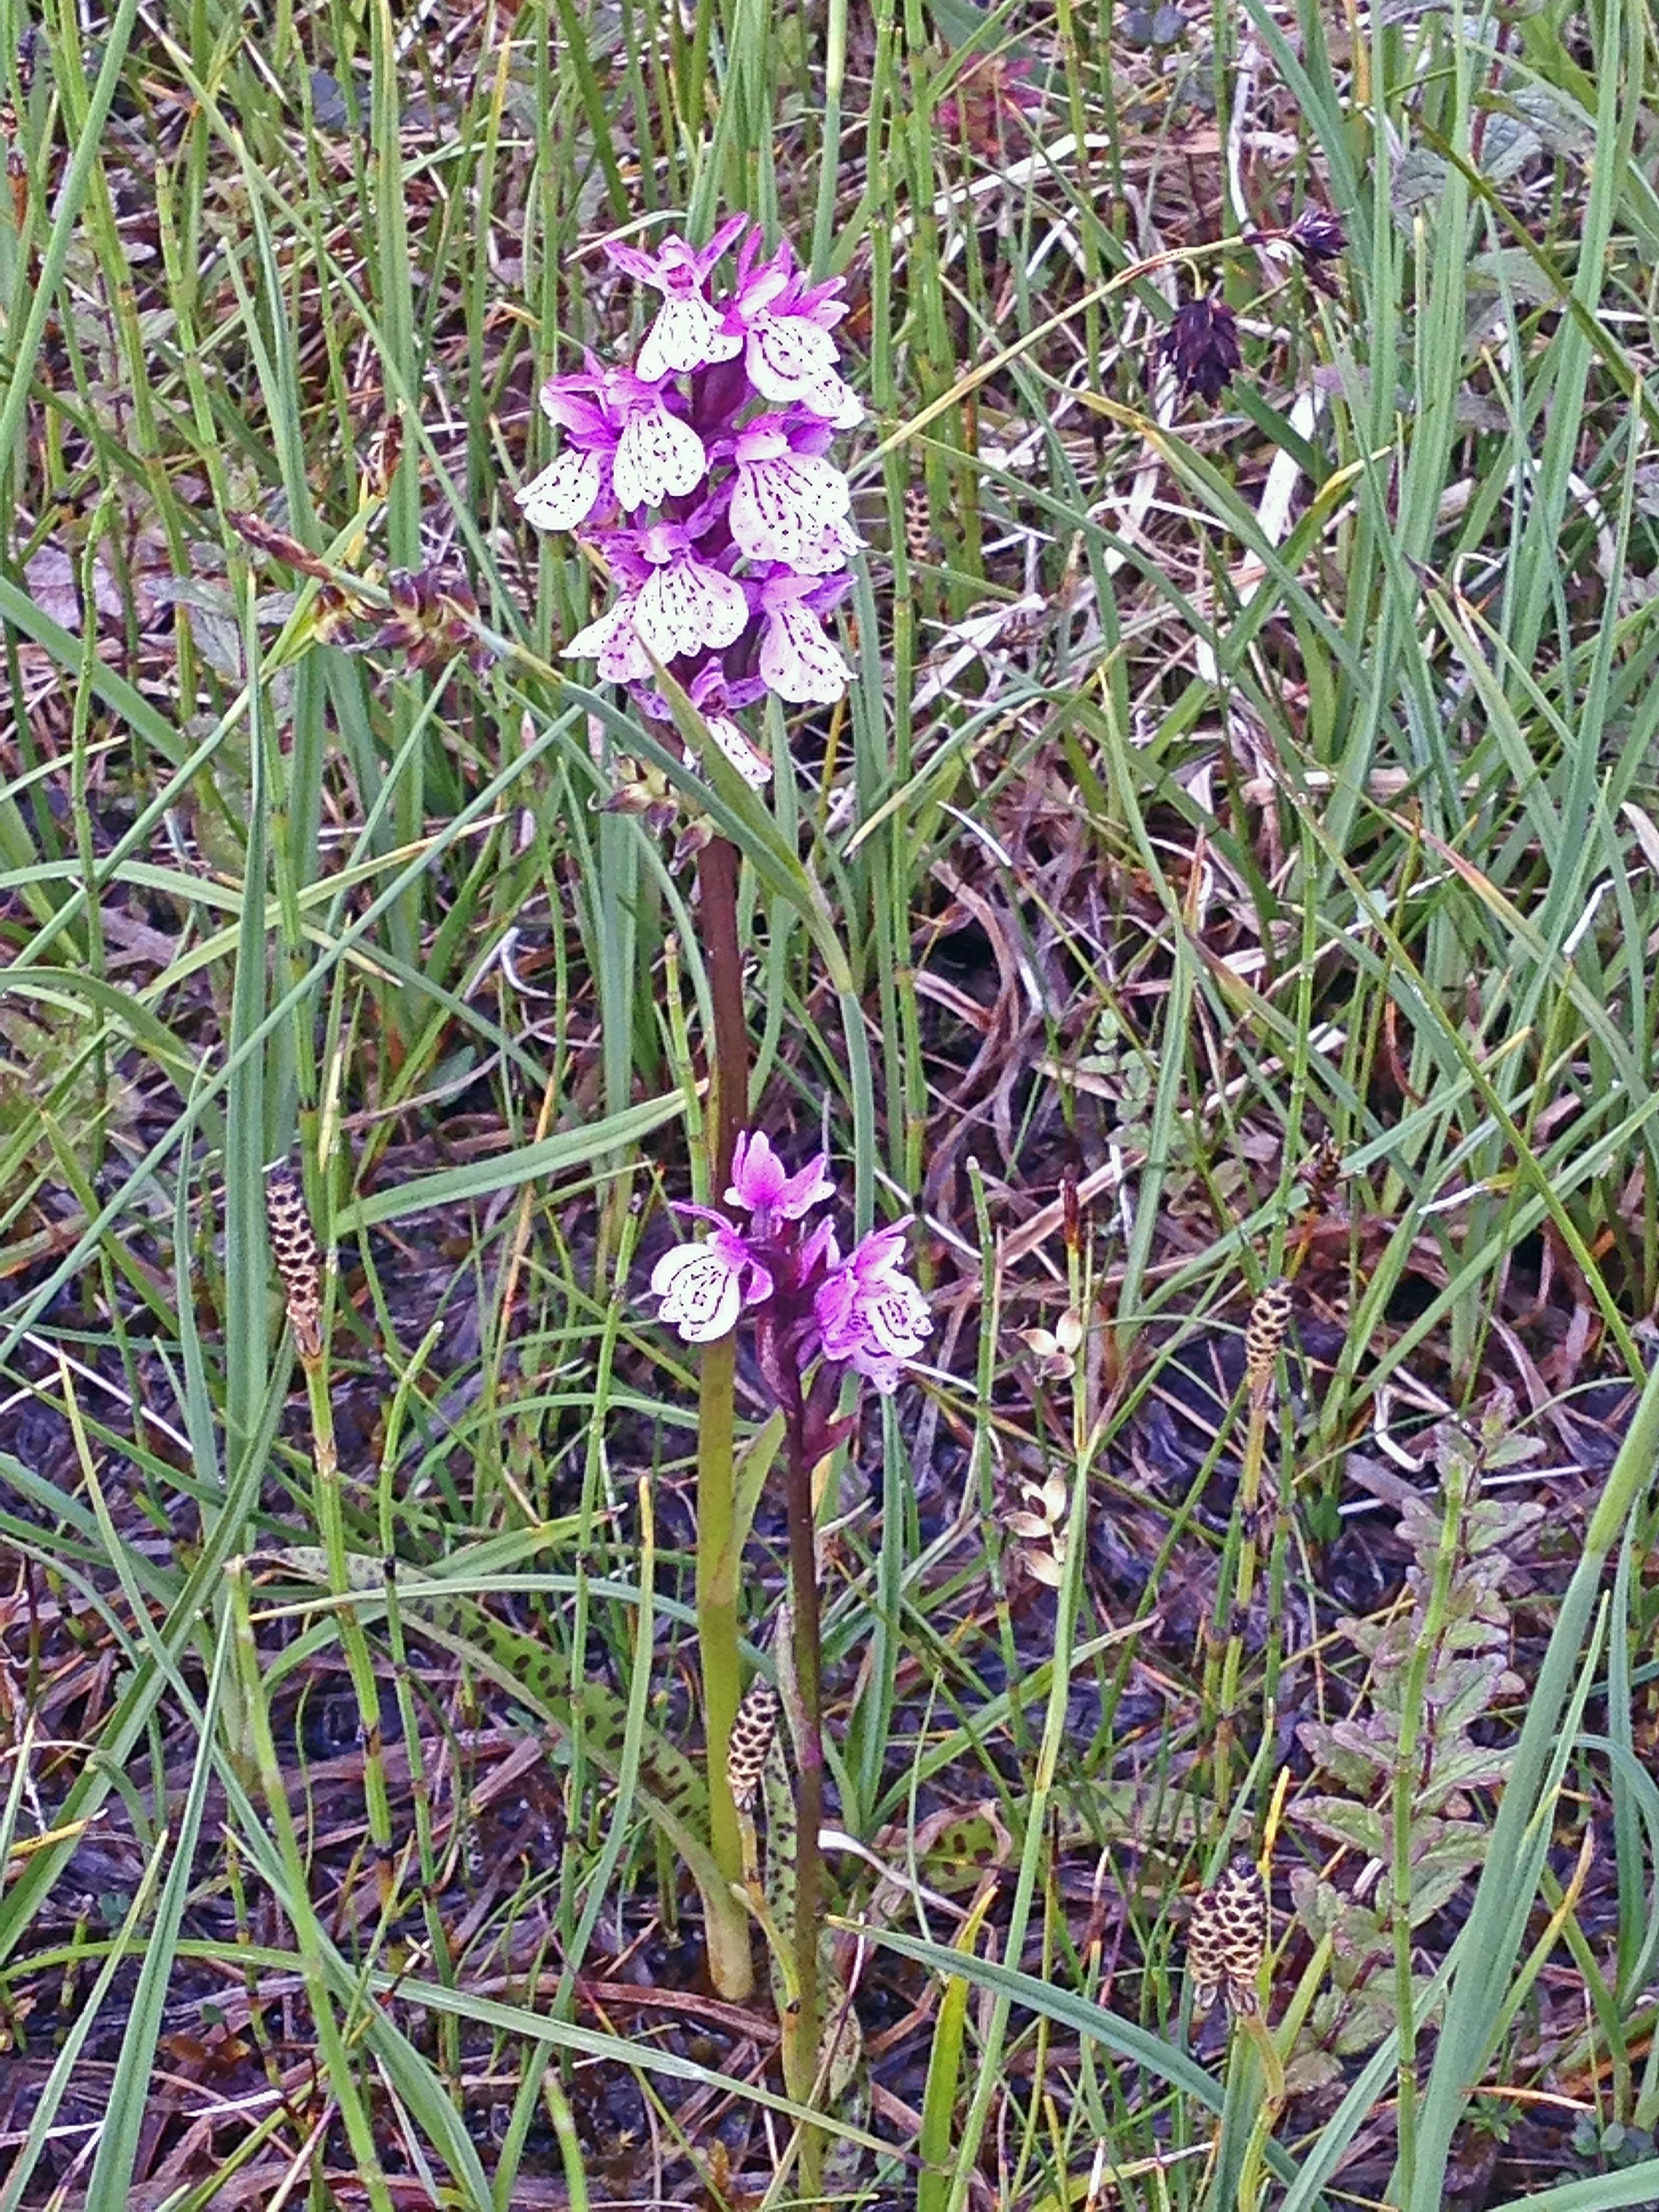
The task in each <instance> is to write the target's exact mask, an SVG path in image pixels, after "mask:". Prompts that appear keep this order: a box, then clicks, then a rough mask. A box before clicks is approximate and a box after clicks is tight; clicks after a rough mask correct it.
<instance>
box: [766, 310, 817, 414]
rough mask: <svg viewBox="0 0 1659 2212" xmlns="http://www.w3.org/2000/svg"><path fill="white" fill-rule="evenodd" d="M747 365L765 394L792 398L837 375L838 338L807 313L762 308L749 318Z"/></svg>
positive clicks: (773, 398) (782, 398) (782, 399)
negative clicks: (808, 318) (832, 335)
mask: <svg viewBox="0 0 1659 2212" xmlns="http://www.w3.org/2000/svg"><path fill="white" fill-rule="evenodd" d="M744 368H745V369H746V370H747V371H748V374H749V381H750V383H751V384H752V385H753V386H754V387H755V389H756V391H757V392H760V393H761V394H762V395H763V397H764V398H768V399H771V400H776V401H779V402H783V401H787V400H791V399H793V398H797V397H799V396H800V395H802V394H804V393H805V392H808V391H811V390H812V389H814V388H816V387H818V386H822V385H823V382H824V380H825V379H826V378H832V377H835V375H836V342H835V340H834V338H832V337H830V335H829V331H823V330H820V329H819V328H818V326H817V324H816V323H811V322H808V320H807V319H806V318H805V315H771V314H768V313H766V312H765V311H764V310H763V311H762V312H761V313H759V314H757V315H753V316H751V317H750V323H749V342H748V346H747V348H746V349H745V351H744ZM839 381H840V379H839V378H836V382H839ZM816 411H817V410H814V412H816Z"/></svg>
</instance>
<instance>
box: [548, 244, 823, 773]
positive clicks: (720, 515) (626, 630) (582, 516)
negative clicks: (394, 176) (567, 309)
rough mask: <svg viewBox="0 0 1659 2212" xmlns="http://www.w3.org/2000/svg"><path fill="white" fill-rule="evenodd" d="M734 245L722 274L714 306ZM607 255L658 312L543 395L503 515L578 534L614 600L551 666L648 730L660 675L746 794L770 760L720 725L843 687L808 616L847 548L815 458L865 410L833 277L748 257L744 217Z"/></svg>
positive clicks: (785, 251)
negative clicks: (584, 673) (556, 434)
mask: <svg viewBox="0 0 1659 2212" xmlns="http://www.w3.org/2000/svg"><path fill="white" fill-rule="evenodd" d="M734 246H735V248H736V262H735V266H736V274H735V277H734V280H733V282H732V285H731V287H730V289H726V290H725V291H721V292H720V293H718V294H716V293H714V291H713V289H711V288H712V285H713V279H714V271H715V270H716V268H717V267H718V265H719V264H720V261H721V259H722V258H723V257H724V256H725V255H726V252H727V251H728V249H730V248H732V247H734ZM605 251H606V252H607V253H608V254H609V256H610V258H611V262H612V263H613V264H614V265H615V266H616V267H617V268H618V269H621V270H624V271H625V272H626V273H627V274H628V275H629V276H635V277H637V278H638V279H639V281H640V282H641V283H644V284H648V285H650V286H651V287H652V288H653V289H655V290H656V291H658V292H659V293H661V295H663V304H662V307H661V308H660V310H659V312H658V313H657V316H656V318H655V319H654V320H653V323H652V325H651V326H650V328H649V329H648V330H647V332H646V334H645V337H644V339H643V340H642V341H641V345H640V348H639V350H638V352H637V353H636V354H635V357H634V361H633V363H632V365H631V366H621V365H615V366H612V365H607V364H605V363H604V362H600V361H599V359H598V358H597V357H596V356H594V355H592V353H590V354H589V355H588V356H587V358H586V366H585V367H584V368H581V369H579V370H577V371H575V372H574V374H569V375H566V376H553V377H550V378H549V379H548V380H547V382H546V383H545V384H544V386H543V387H542V394H541V399H542V408H543V410H544V413H545V414H546V416H548V419H549V420H550V422H553V423H555V424H556V426H557V427H558V428H559V429H560V430H561V431H562V449H561V451H560V453H559V455H558V457H557V459H556V460H554V461H553V462H552V464H551V465H550V466H549V467H547V468H545V469H544V470H543V471H542V472H541V473H540V475H539V476H538V477H534V478H533V479H532V481H531V482H530V483H528V484H526V486H525V488H524V489H523V490H522V491H521V492H520V494H519V495H518V497H519V503H520V506H521V507H522V508H523V510H524V513H525V514H526V518H527V519H528V520H530V521H531V522H532V523H533V524H535V526H537V527H538V529H542V530H555V531H568V532H574V535H575V537H576V538H577V541H578V543H579V544H582V545H583V546H585V547H586V548H587V549H588V550H590V551H591V552H592V553H593V554H594V555H595V556H597V557H598V558H599V561H601V562H603V565H604V567H605V569H606V571H607V572H608V573H609V574H610V576H611V579H612V580H614V582H615V583H616V585H617V596H616V597H615V599H613V600H612V601H611V604H610V605H608V606H606V607H605V609H604V611H602V612H601V613H600V614H599V615H598V616H597V617H595V618H594V619H593V620H592V622H589V623H586V624H585V625H584V627H583V628H582V629H580V630H578V632H577V633H576V635H575V636H574V637H573V638H572V639H571V640H570V641H569V642H568V645H567V646H566V647H565V648H564V654H565V658H566V659H592V661H593V662H594V663H595V665H596V666H597V668H598V671H599V677H600V678H601V680H602V681H604V682H605V683H607V684H622V685H623V686H624V687H625V688H626V689H627V690H628V691H629V696H631V698H632V699H633V701H634V703H635V706H636V707H637V708H639V710H640V711H641V714H644V715H645V716H646V717H647V719H648V720H652V721H653V722H657V723H661V724H668V723H670V722H671V714H670V709H669V707H668V703H667V702H666V700H665V698H664V697H663V696H662V695H661V693H660V692H659V690H657V689H656V688H655V684H654V680H653V679H654V677H655V674H656V669H657V666H658V665H661V666H665V667H666V668H667V669H668V670H669V671H671V674H672V675H673V676H674V678H676V680H677V681H678V683H679V684H681V685H682V686H683V687H684V690H686V692H687V693H688V694H689V695H690V698H691V701H692V702H693V704H694V705H695V706H696V708H698V709H699V711H700V712H701V714H702V718H703V720H704V723H705V724H706V726H707V727H708V732H709V734H710V736H711V737H712V738H714V742H715V744H718V745H719V746H720V750H721V751H722V752H723V753H724V754H725V755H726V758H727V759H728V760H729V761H730V762H731V763H732V766H733V767H734V768H735V769H737V770H738V774H739V775H742V776H743V777H744V780H745V781H747V782H748V783H750V785H752V786H753V787H755V788H756V789H759V788H761V787H763V786H764V784H765V783H766V781H767V780H768V778H769V776H770V775H771V773H772V766H771V763H770V761H769V760H768V759H767V758H766V757H765V756H764V754H763V753H762V752H761V751H760V750H759V749H758V748H757V746H756V744H755V743H754V741H753V740H752V738H750V735H749V733H748V732H746V731H745V730H744V728H743V727H742V726H741V725H740V724H739V723H738V721H737V720H736V719H735V717H736V715H737V714H738V713H740V712H741V711H742V710H743V709H744V708H746V707H750V706H753V705H754V704H755V703H756V702H757V701H759V700H761V699H762V698H763V697H764V696H766V695H767V694H768V693H771V694H773V695H774V696H775V697H777V698H779V699H781V700H783V701H785V702H787V703H789V704H791V705H797V706H805V705H808V704H813V703H817V704H820V705H826V706H827V705H831V704H833V703H834V702H835V701H836V700H838V699H839V698H840V697H841V696H842V694H843V693H844V692H845V690H846V689H847V686H848V682H849V681H850V678H851V671H850V670H849V669H848V665H847V662H846V660H845V659H843V657H842V653H841V651H840V648H839V647H837V646H836V643H835V641H833V639H832V638H831V637H830V635H829V632H828V630H827V629H825V627H824V621H823V617H825V616H826V615H827V614H828V613H829V611H830V610H831V609H832V608H833V607H834V606H835V605H836V602H837V601H838V600H839V599H842V596H843V595H844V594H845V592H847V590H848V587H849V586H850V585H851V582H852V576H851V574H850V572H849V570H848V560H849V558H850V557H851V556H853V555H854V554H855V553H856V552H857V551H858V550H859V539H858V536H857V533H856V532H855V531H854V529H853V526H852V525H851V523H850V521H849V520H848V514H849V511H850V509H851V506H852V491H851V488H850V487H849V485H848V481H847V478H846V476H845V475H844V474H843V472H842V471H841V470H840V469H838V468H836V466H835V465H834V464H833V462H831V461H830V460H829V458H828V452H829V447H830V446H831V445H832V444H833V443H834V442H835V439H836V434H837V432H839V431H842V430H846V429H849V428H852V427H853V426H854V424H856V423H858V422H860V421H861V420H862V419H863V414H864V410H863V408H862V406H861V405H860V403H859V401H858V399H857V398H855V397H854V393H853V392H852V390H851V389H850V387H849V386H848V385H847V384H846V383H845V382H844V381H843V380H842V376H841V373H840V368H839V366H838V362H837V357H836V341H835V338H834V336H833V335H832V333H833V331H834V330H835V326H836V324H837V323H838V322H839V321H840V319H841V318H842V315H843V314H844V313H845V312H846V310H845V307H844V306H843V305H842V301H841V299H840V293H841V290H842V285H841V282H840V280H839V279H832V280H831V281H829V283H821V284H812V283H808V282H807V281H806V279H805V276H803V274H802V272H801V270H799V267H798V266H797V264H796V262H795V258H794V254H793V252H792V250H791V248H790V246H789V245H788V243H787V240H786V241H785V242H784V243H783V244H782V245H781V246H779V247H778V248H777V250H776V252H774V253H773V254H771V255H770V256H769V257H767V258H763V257H762V233H761V231H760V228H759V227H758V226H757V225H756V224H754V223H752V222H750V218H749V217H748V216H735V217H734V218H733V219H732V221H731V222H727V223H726V224H725V225H724V226H723V227H722V228H720V229H719V230H717V231H716V232H715V234H714V237H713V238H712V239H711V240H709V242H708V245H707V246H702V247H695V246H689V245H688V244H687V243H686V241H685V240H684V239H683V238H681V237H679V236H678V235H677V234H671V235H670V236H668V237H667V238H665V239H664V240H663V241H662V243H661V245H660V246H659V247H658V248H657V250H656V252H654V253H648V252H642V251H641V249H640V248H638V247H637V246H619V245H610V246H607V247H606V249H605Z"/></svg>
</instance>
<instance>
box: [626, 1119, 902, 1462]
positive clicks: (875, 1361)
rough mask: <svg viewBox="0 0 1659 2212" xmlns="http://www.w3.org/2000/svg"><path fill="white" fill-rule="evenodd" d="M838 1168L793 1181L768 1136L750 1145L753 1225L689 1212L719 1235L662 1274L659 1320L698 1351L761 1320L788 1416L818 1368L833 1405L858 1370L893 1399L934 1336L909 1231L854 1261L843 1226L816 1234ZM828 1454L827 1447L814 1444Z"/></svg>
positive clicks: (746, 1156) (768, 1360) (743, 1187)
mask: <svg viewBox="0 0 1659 2212" xmlns="http://www.w3.org/2000/svg"><path fill="white" fill-rule="evenodd" d="M827 1165H828V1159H827V1156H826V1155H825V1154H823V1153H822V1152H821V1153H820V1154H819V1155H818V1157H817V1158H816V1159H815V1160H812V1161H811V1162H810V1163H809V1164H807V1165H806V1166H805V1167H804V1168H802V1169H800V1170H798V1171H797V1172H796V1173H795V1174H794V1175H793V1176H792V1175H789V1174H787V1173H786V1172H785V1170H784V1167H783V1164H782V1162H781V1160H780V1159H779V1158H778V1156H777V1154H776V1152H774V1151H773V1149H772V1146H771V1144H770V1141H769V1139H767V1137H766V1136H765V1135H764V1134H763V1133H759V1132H757V1133H753V1134H750V1133H745V1134H744V1135H743V1136H740V1137H739V1138H738V1142H737V1147H736V1150H735V1152H733V1155H732V1183H731V1188H729V1189H728V1190H727V1191H726V1205H727V1206H730V1207H731V1208H732V1210H733V1211H734V1212H740V1213H743V1214H745V1215H746V1216H747V1217H748V1218H747V1222H746V1225H744V1227H742V1228H739V1227H738V1225H736V1224H735V1223H734V1222H733V1221H732V1218H731V1217H730V1215H728V1214H726V1213H721V1212H716V1211H715V1210H714V1208H712V1207H709V1206H686V1207H684V1209H682V1210H683V1211H684V1212H688V1213H694V1214H697V1215H700V1216H701V1217H702V1218H703V1219H705V1220H708V1221H710V1222H712V1223H713V1224H714V1233H713V1234H712V1236H709V1237H706V1238H702V1239H699V1240H697V1241H696V1242H695V1243H687V1244H677V1245H675V1246H674V1247H673V1249H672V1250H671V1251H668V1252H665V1253H664V1254H663V1255H662V1257H661V1259H660V1260H659V1261H658V1262H657V1264H656V1267H654V1268H653V1271H652V1275H651V1288H652V1291H653V1293H654V1294H655V1295H656V1296H657V1297H659V1298H660V1299H661V1300H662V1305H661V1308H660V1310H659V1319H661V1320H663V1321H665V1322H668V1323H670V1324H671V1326H672V1327H673V1328H676V1329H678V1332H679V1334H680V1335H681V1336H682V1337H683V1338H684V1340H685V1341H686V1342H687V1343H688V1344H708V1343H709V1342H711V1341H712V1340H714V1338H716V1337H721V1336H726V1335H727V1334H730V1332H731V1331H732V1329H733V1328H736V1327H737V1325H738V1321H739V1319H740V1318H741V1317H742V1316H744V1314H748V1315H750V1316H751V1322H752V1327H753V1329H754V1333H755V1347H756V1354H757V1358H758V1361H759V1364H760V1368H761V1372H762V1374H763V1376H764V1377H765V1379H766V1382H767V1384H768V1387H769V1389H770V1390H771V1391H772V1394H773V1395H774V1397H775V1399H776V1400H777V1401H778V1403H779V1404H780V1405H781V1406H785V1407H793V1406H798V1405H799V1403H800V1401H801V1389H802V1377H803V1376H805V1374H806V1373H807V1372H808V1370H811V1369H812V1368H814V1367H815V1366H816V1367H817V1370H818V1381H817V1383H815V1384H814V1389H813V1396H814V1399H815V1400H818V1399H820V1398H821V1399H823V1401H826V1402H827V1401H828V1400H829V1397H830V1396H832V1395H833V1393H834V1391H835V1390H836V1389H837V1388H838V1387H839V1383H840V1378H841V1373H842V1370H843V1369H845V1368H848V1367H851V1368H852V1369H853V1370H854V1371H855V1372H856V1373H858V1374H860V1375H863V1376H867V1377H868V1379H869V1380H870V1381H871V1382H872V1383H874V1384H875V1386H876V1388H877V1389H878V1390H880V1391H882V1392H884V1393H890V1392H891V1391H893V1390H895V1389H896V1388H897V1387H898V1382H899V1377H900V1376H901V1374H902V1372H903V1370H904V1368H905V1366H906V1364H908V1362H909V1361H911V1360H913V1359H915V1358H917V1357H918V1356H919V1354H920V1353H921V1347H922V1346H923V1344H924V1343H925V1342H926V1340H927V1338H928V1337H929V1336H930V1335H931V1334H932V1333H933V1316H931V1315H930V1314H929V1312H928V1310H927V1300H926V1298H925V1297H923V1296H922V1294H921V1291H920V1290H919V1289H918V1288H917V1286H916V1285H915V1283H914V1282H913V1281H912V1280H911V1279H910V1277H909V1276H908V1275H907V1274H906V1273H904V1271H903V1269H902V1267H900V1265H899V1262H900V1260H901V1259H902V1256H903V1249H904V1232H905V1231H906V1229H907V1227H908V1221H897V1222H895V1223H893V1224H892V1225H891V1226H890V1227H889V1228H886V1229H877V1230H872V1231H871V1233H870V1234H869V1235H868V1236H867V1237H861V1238H860V1241H859V1242H858V1243H856V1244H855V1245H854V1247H853V1249H852V1250H851V1251H850V1252H849V1253H848V1255H847V1256H846V1257H845V1258H844V1259H843V1258H842V1255H841V1251H840V1248H839V1246H838V1245H837V1243H836V1234H835V1227H834V1225H833V1223H831V1222H830V1221H829V1220H827V1219H820V1220H818V1221H817V1223H815V1224H814V1225H812V1226H811V1227H810V1228H809V1227H808V1226H807V1224H806V1217H807V1215H808V1214H809V1213H810V1212H811V1210H812V1208H813V1207H814V1206H820V1205H822V1204H823V1202H824V1200H827V1199H830V1198H833V1197H834V1196H835V1194H836V1187H835V1185H834V1183H832V1182H830V1180H829V1176H828V1175H827V1174H826V1172H825V1170H826V1167H827ZM823 1448H825V1438H824V1437H817V1439H815V1449H823Z"/></svg>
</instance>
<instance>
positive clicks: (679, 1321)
mask: <svg viewBox="0 0 1659 2212" xmlns="http://www.w3.org/2000/svg"><path fill="white" fill-rule="evenodd" d="M651 1288H652V1291H653V1293H654V1294H655V1295H656V1296H657V1297H659V1298H660V1299H661V1300H662V1304H661V1307H660V1308H659V1311H658V1316H657V1317H658V1319H659V1321H663V1322H666V1323H667V1324H668V1326H669V1328H674V1329H678V1331H679V1334H680V1335H681V1337H682V1338H683V1339H684V1341H685V1342H686V1343H687V1344H712V1343H713V1342H714V1339H715V1338H716V1337H721V1336H727V1335H729V1334H731V1332H732V1329H733V1328H735V1327H736V1325H737V1319H738V1315H739V1314H740V1313H741V1312H742V1311H743V1269H742V1267H741V1266H740V1265H737V1264H734V1263H733V1261H732V1260H730V1259H728V1258H727V1257H726V1255H725V1253H723V1252H722V1251H721V1250H720V1248H719V1247H718V1245H716V1244H714V1243H707V1244H703V1243H696V1244H676V1245H675V1246H674V1248H673V1249H672V1250H671V1251H669V1252H665V1253H664V1254H663V1255H662V1257H661V1259H660V1260H659V1261H658V1262H657V1264H656V1266H655V1267H653V1269H652V1270H651Z"/></svg>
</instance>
